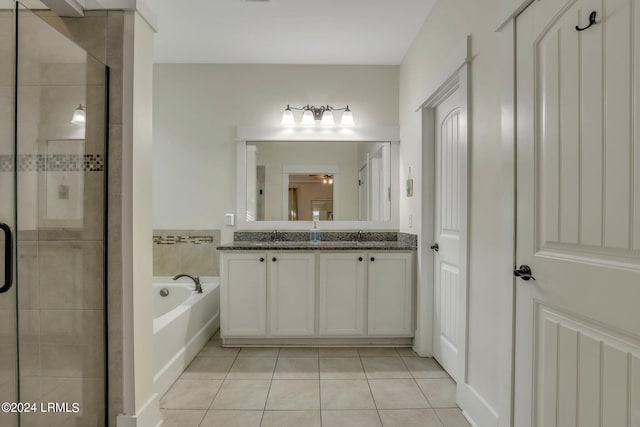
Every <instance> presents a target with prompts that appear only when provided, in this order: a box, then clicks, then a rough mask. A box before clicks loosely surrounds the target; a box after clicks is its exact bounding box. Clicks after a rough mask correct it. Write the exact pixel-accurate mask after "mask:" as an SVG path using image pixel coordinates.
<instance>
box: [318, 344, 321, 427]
mask: <svg viewBox="0 0 640 427" xmlns="http://www.w3.org/2000/svg"><path fill="white" fill-rule="evenodd" d="M318 406H319V409H320V413H319V416H320V427H322V383H321V382H320V349H318Z"/></svg>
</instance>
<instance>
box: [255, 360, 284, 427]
mask: <svg viewBox="0 0 640 427" xmlns="http://www.w3.org/2000/svg"><path fill="white" fill-rule="evenodd" d="M280 350H281V349H280V348H278V354H277V355H276V363H274V364H273V371H272V372H271V379H270V380H269V390H267V397H266V398H265V399H264V408H263V409H262V416H261V417H260V425H262V421H263V420H264V414H265V412H267V402H269V394H271V386H272V385H273V376H274V374H275V372H276V366H278V360H279V359H280Z"/></svg>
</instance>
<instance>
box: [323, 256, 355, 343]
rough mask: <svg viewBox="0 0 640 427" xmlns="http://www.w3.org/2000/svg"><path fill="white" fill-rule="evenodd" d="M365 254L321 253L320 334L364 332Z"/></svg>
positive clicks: (334, 334)
mask: <svg viewBox="0 0 640 427" xmlns="http://www.w3.org/2000/svg"><path fill="white" fill-rule="evenodd" d="M365 265H366V262H365V254H364V253H363V252H337V253H326V252H325V253H321V254H320V282H319V283H318V288H319V298H320V304H319V309H320V316H319V319H320V335H322V336H345V335H350V336H362V335H364V333H365V331H364V325H365V323H364V320H365V319H364V304H365V290H366V281H365V280H366V278H365Z"/></svg>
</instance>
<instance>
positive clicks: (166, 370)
mask: <svg viewBox="0 0 640 427" xmlns="http://www.w3.org/2000/svg"><path fill="white" fill-rule="evenodd" d="M219 328H220V317H219V316H216V317H214V318H212V319H211V320H210V321H208V322H207V323H206V324H205V325H204V326H203V327H202V328H200V330H199V331H198V332H196V333H195V334H194V336H193V337H192V338H191V339H190V340H189V342H188V343H187V344H186V345H185V346H184V347H182V348H181V349H180V351H178V353H177V354H176V355H175V356H173V357H172V358H171V360H169V362H167V364H166V365H164V366H163V367H162V369H160V371H159V372H157V373H156V374H155V375H154V377H153V391H154V392H156V393H157V394H158V395H160V396H162V395H164V394H165V393H166V392H167V390H169V387H171V384H173V383H174V382H175V381H176V380H177V379H178V377H179V376H180V375H181V374H182V372H184V370H185V369H186V368H187V366H189V363H191V361H192V360H193V359H194V358H195V357H196V356H197V355H198V353H199V352H200V350H202V348H203V347H204V346H205V345H206V344H207V342H208V341H209V339H211V337H212V336H213V334H214V333H215V332H216V331H217V330H218V329H219Z"/></svg>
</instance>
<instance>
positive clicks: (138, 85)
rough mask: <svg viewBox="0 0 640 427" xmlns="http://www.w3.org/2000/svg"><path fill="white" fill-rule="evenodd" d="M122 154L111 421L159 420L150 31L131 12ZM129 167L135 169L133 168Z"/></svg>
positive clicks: (142, 423) (145, 426) (141, 426)
mask: <svg viewBox="0 0 640 427" xmlns="http://www.w3.org/2000/svg"><path fill="white" fill-rule="evenodd" d="M125 35H126V36H125V37H126V38H125V41H124V47H125V52H124V53H125V55H124V82H125V83H124V88H123V90H124V93H125V99H124V107H123V128H124V129H123V147H124V148H123V158H122V168H123V171H122V212H123V215H122V259H123V267H122V271H123V273H122V274H123V276H122V282H123V298H122V300H123V308H122V310H123V322H124V325H125V326H124V331H123V334H124V337H123V338H124V339H123V370H124V380H123V383H124V384H123V385H124V411H125V414H123V415H121V416H119V417H118V421H117V423H118V424H117V425H118V426H122V427H132V426H137V427H151V426H156V425H157V424H158V422H159V421H160V405H159V401H158V396H157V395H156V394H154V393H153V374H154V373H153V357H154V355H153V310H152V307H151V303H152V301H151V298H149V286H150V284H151V282H152V279H153V257H152V254H153V250H152V232H151V191H150V190H151V166H152V165H151V163H152V161H151V151H152V150H151V147H152V112H153V105H152V100H153V35H154V30H153V29H152V28H151V27H150V26H149V25H148V23H147V21H146V20H145V19H144V18H143V17H142V16H141V15H140V14H139V13H138V12H137V11H136V12H129V11H127V12H126V13H125ZM134 171H135V173H134Z"/></svg>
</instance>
